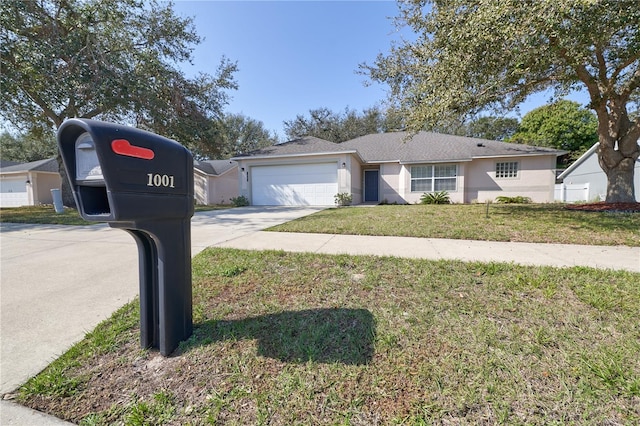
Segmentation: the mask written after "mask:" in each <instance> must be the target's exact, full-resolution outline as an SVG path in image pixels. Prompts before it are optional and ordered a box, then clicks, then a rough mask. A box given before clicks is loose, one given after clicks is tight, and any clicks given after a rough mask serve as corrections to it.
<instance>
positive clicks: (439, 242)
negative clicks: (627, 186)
mask: <svg viewBox="0 0 640 426" xmlns="http://www.w3.org/2000/svg"><path fill="white" fill-rule="evenodd" d="M216 246H217V247H230V248H239V249H246V250H284V251H293V252H311V253H327V254H353V255H375V256H397V257H408V258H420V259H433V260H436V259H450V260H462V261H479V262H513V263H518V264H522V265H538V266H555V267H569V266H588V267H592V268H599V269H620V270H627V271H631V272H640V247H626V246H615V247H611V246H582V245H572V244H534V243H512V242H495V241H467V240H449V239H437V238H407V237H372V236H363V235H337V234H303V233H288V232H256V233H253V234H251V235H245V236H242V237H239V238H236V239H233V240H229V241H225V242H222V243H219V244H216Z"/></svg>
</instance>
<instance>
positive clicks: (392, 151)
mask: <svg viewBox="0 0 640 426" xmlns="http://www.w3.org/2000/svg"><path fill="white" fill-rule="evenodd" d="M339 153H353V154H357V155H358V156H359V157H360V158H361V159H362V161H363V162H364V163H377V162H392V161H393V162H400V163H418V162H425V161H428V162H445V161H471V160H472V159H474V158H483V157H487V158H491V157H508V156H531V155H554V156H558V155H562V154H565V153H566V151H560V150H557V149H552V148H544V147H538V146H530V145H522V144H515V143H506V142H499V141H492V140H487V139H477V138H470V137H465V136H452V135H444V134H440V133H432V132H420V133H417V134H414V135H412V134H411V133H408V132H392V133H374V134H370V135H366V136H361V137H359V138H356V139H352V140H349V141H346V142H342V143H339V144H338V143H333V142H329V141H326V140H324V139H319V138H315V137H311V136H307V137H304V138H300V139H296V140H293V141H290V142H285V143H282V144H278V145H273V146H269V147H267V148H262V149H259V150H256V151H252V152H250V153H248V154H246V155H243V156H239V157H234V159H244V158H256V157H258V158H259V157H280V156H299V155H320V154H339Z"/></svg>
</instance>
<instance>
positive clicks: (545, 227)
mask: <svg viewBox="0 0 640 426" xmlns="http://www.w3.org/2000/svg"><path fill="white" fill-rule="evenodd" d="M269 230H271V231H283V232H311V233H323V234H351V235H388V236H401V237H421V238H452V239H468V240H488V241H519V242H529V243H564V244H583V245H626V246H636V247H637V246H640V213H603V212H584V211H574V210H568V209H566V208H565V207H564V205H562V204H520V205H513V204H504V205H503V204H491V205H489V208H488V214H487V206H486V205H483V204H471V205H469V204H451V205H398V206H396V205H386V206H372V207H347V208H333V209H328V210H324V211H321V212H319V213H315V214H313V215H310V216H306V217H303V218H300V219H296V220H294V221H291V222H288V223H285V224H283V225H278V226H276V227H273V228H270V229H269Z"/></svg>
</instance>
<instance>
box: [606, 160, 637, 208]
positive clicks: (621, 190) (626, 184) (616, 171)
mask: <svg viewBox="0 0 640 426" xmlns="http://www.w3.org/2000/svg"><path fill="white" fill-rule="evenodd" d="M635 163H636V162H635V160H634V159H633V158H624V159H623V160H622V161H620V162H619V163H618V165H617V166H615V167H612V168H610V169H609V171H608V172H607V199H606V202H607V203H634V202H635V201H636V199H635V189H634V184H633V174H634V167H635Z"/></svg>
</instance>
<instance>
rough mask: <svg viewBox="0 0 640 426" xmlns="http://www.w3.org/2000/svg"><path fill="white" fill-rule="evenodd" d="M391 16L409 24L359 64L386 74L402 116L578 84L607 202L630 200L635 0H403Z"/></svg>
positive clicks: (413, 117) (638, 20) (468, 107)
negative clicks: (396, 39) (590, 117)
mask: <svg viewBox="0 0 640 426" xmlns="http://www.w3.org/2000/svg"><path fill="white" fill-rule="evenodd" d="M400 11H401V15H400V17H399V21H400V23H401V24H407V25H409V26H410V27H411V28H412V29H413V30H414V31H415V32H416V33H417V38H416V40H415V41H413V40H408V41H405V42H403V43H402V44H399V45H396V46H393V48H392V49H391V52H390V54H389V55H386V56H384V55H380V56H379V57H378V58H377V59H376V61H375V63H374V65H362V68H361V69H362V71H363V72H365V73H367V74H369V76H370V77H371V78H372V79H373V80H376V81H380V82H384V83H387V84H389V86H390V88H391V98H392V100H393V101H394V102H395V103H396V105H397V107H398V108H400V109H401V110H403V111H404V112H405V114H406V119H407V125H408V126H409V128H411V129H414V130H416V129H420V128H423V126H424V125H425V123H426V124H428V125H434V124H436V123H437V122H438V121H439V119H441V117H445V116H447V115H448V114H451V113H452V112H453V113H454V114H456V115H474V114H477V113H478V112H480V111H484V110H487V109H495V110H498V111H504V110H510V109H513V108H515V107H516V106H517V105H519V104H520V103H522V102H523V101H524V100H525V99H526V98H527V97H528V96H529V95H530V94H532V93H535V92H539V91H546V90H551V91H552V92H553V93H554V96H555V98H556V99H558V98H561V97H562V96H563V95H565V94H566V93H568V92H570V91H572V90H576V89H578V88H583V89H586V91H587V93H588V94H589V97H590V105H589V107H590V108H592V109H593V110H595V113H596V116H597V119H598V138H599V142H600V144H599V149H598V159H599V162H600V166H601V167H602V169H603V170H604V172H605V173H606V175H607V178H608V188H607V197H606V200H607V201H608V202H632V201H634V187H633V173H634V164H635V161H636V159H637V158H638V157H639V156H640V147H639V146H638V138H639V137H640V122H639V121H638V118H636V119H631V118H630V115H629V111H628V108H631V109H634V108H635V109H637V108H638V99H639V98H640V94H639V88H638V87H639V85H640V31H639V26H640V8H639V7H638V3H637V1H636V0H590V1H586V0H537V1H521V0H504V1H498V0H495V1H482V2H480V1H477V0H448V1H443V0H408V1H406V2H402V3H401V5H400Z"/></svg>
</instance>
